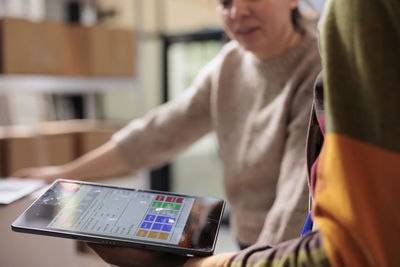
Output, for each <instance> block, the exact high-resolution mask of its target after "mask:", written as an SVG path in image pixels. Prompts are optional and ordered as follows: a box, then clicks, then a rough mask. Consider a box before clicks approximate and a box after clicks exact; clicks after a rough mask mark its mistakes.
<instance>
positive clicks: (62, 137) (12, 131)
mask: <svg viewBox="0 0 400 267" xmlns="http://www.w3.org/2000/svg"><path fill="white" fill-rule="evenodd" d="M117 129H119V127H118V126H114V125H106V124H104V123H94V122H90V121H87V120H72V121H60V122H47V123H42V124H41V125H39V126H37V127H35V128H34V129H33V128H32V127H28V126H8V127H1V128H0V156H1V158H0V175H1V176H9V175H11V174H12V173H14V172H15V171H17V170H19V169H21V168H28V167H37V166H44V165H59V164H64V163H67V162H70V161H71V160H73V159H75V158H77V157H79V156H81V155H83V154H84V153H87V152H89V151H90V150H92V149H94V148H97V147H98V146H100V145H102V144H104V143H105V142H107V141H108V140H109V139H110V137H111V135H112V134H113V133H114V132H115V131H116V130H117Z"/></svg>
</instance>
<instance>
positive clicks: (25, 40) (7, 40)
mask: <svg viewBox="0 0 400 267" xmlns="http://www.w3.org/2000/svg"><path fill="white" fill-rule="evenodd" d="M31 25H32V24H31V23H30V22H28V21H26V20H22V19H14V18H2V19H1V20H0V50H1V51H0V72H1V73H6V74H8V73H13V74H15V73H19V74H26V73H30V72H31V64H30V55H29V53H30V50H29V48H28V45H29V43H30V40H31V37H32V31H31Z"/></svg>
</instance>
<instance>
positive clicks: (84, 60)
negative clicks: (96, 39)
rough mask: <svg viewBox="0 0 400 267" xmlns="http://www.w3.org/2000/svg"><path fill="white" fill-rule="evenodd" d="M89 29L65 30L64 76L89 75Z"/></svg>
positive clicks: (70, 28)
mask: <svg viewBox="0 0 400 267" xmlns="http://www.w3.org/2000/svg"><path fill="white" fill-rule="evenodd" d="M89 31H90V28H89V27H84V26H74V25H71V26H67V27H66V28H65V35H66V36H65V46H64V49H65V51H64V52H65V61H64V64H65V65H64V74H65V75H72V76H87V75H90V72H91V70H90V53H89V52H90V50H89V49H90V48H89V40H90V38H89Z"/></svg>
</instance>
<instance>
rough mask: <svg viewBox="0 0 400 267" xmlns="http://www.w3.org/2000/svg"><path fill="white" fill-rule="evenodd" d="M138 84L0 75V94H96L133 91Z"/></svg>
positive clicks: (123, 79) (129, 80) (114, 79)
mask: <svg viewBox="0 0 400 267" xmlns="http://www.w3.org/2000/svg"><path fill="white" fill-rule="evenodd" d="M138 87H139V82H138V80H137V79H135V78H131V77H113V76H110V77H105V76H104V77H87V76H85V77H68V76H56V75H23V74H12V75H11V74H7V75H0V93H13V92H26V93H34V92H37V93H56V94H57V93H60V94H69V93H71V94H76V93H82V94H85V93H96V92H105V91H109V90H110V89H112V90H114V89H115V90H133V89H135V88H138Z"/></svg>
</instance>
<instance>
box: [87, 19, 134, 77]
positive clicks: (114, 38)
mask: <svg viewBox="0 0 400 267" xmlns="http://www.w3.org/2000/svg"><path fill="white" fill-rule="evenodd" d="M89 35H90V41H89V45H90V49H89V50H90V62H91V64H90V65H91V74H92V75H94V76H129V77H132V76H133V75H134V74H135V62H134V61H135V60H134V57H135V54H134V50H135V46H134V45H135V43H134V37H133V32H132V31H128V30H122V29H112V28H110V27H107V26H103V25H96V26H93V27H90V30H89Z"/></svg>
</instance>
